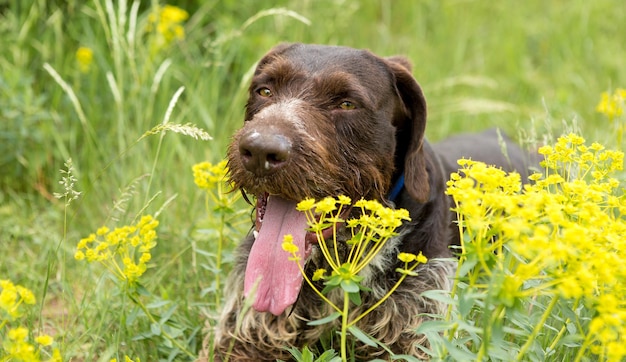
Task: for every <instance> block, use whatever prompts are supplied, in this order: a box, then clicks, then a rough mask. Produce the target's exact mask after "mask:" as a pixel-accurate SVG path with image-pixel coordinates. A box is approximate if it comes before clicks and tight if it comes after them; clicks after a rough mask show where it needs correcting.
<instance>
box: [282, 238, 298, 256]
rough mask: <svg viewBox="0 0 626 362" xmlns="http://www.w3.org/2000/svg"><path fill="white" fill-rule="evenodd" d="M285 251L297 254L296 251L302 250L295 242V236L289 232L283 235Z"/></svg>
mask: <svg viewBox="0 0 626 362" xmlns="http://www.w3.org/2000/svg"><path fill="white" fill-rule="evenodd" d="M281 246H282V248H283V250H284V251H286V252H288V253H289V254H291V255H293V256H295V255H296V253H297V252H298V251H299V250H300V249H299V248H298V246H297V245H296V244H294V243H293V236H292V235H291V234H287V235H285V236H284V237H283V243H282V244H281Z"/></svg>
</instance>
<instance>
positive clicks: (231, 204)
mask: <svg viewBox="0 0 626 362" xmlns="http://www.w3.org/2000/svg"><path fill="white" fill-rule="evenodd" d="M192 171H193V181H194V183H195V184H196V186H198V188H200V189H201V190H203V191H204V192H205V209H206V212H207V215H208V221H209V223H210V224H213V225H211V228H212V229H213V230H217V234H218V240H217V252H216V254H215V255H216V257H215V276H214V282H215V286H216V290H220V280H221V278H220V274H221V273H222V271H221V268H222V253H223V248H224V245H225V244H226V242H227V241H228V237H227V232H228V230H227V229H228V228H227V226H228V225H232V223H234V222H237V221H238V220H239V215H241V211H242V210H240V211H237V209H236V208H235V204H236V203H237V201H239V199H240V198H241V193H240V192H230V191H231V188H230V187H229V186H228V181H227V175H228V162H227V161H226V160H223V161H221V162H219V163H217V164H215V165H214V164H212V163H210V162H200V163H198V164H195V165H193V167H192ZM205 235H206V234H205ZM220 299H221V295H220V293H219V292H217V293H215V304H216V305H218V306H219V304H220Z"/></svg>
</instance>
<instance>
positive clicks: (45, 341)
mask: <svg viewBox="0 0 626 362" xmlns="http://www.w3.org/2000/svg"><path fill="white" fill-rule="evenodd" d="M35 342H37V343H38V344H40V345H42V346H50V345H51V344H52V343H53V342H54V339H53V338H52V337H50V336H49V335H47V334H42V335H40V336H37V337H35Z"/></svg>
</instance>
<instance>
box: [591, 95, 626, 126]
mask: <svg viewBox="0 0 626 362" xmlns="http://www.w3.org/2000/svg"><path fill="white" fill-rule="evenodd" d="M625 102H626V89H622V88H618V89H616V90H615V92H614V93H613V94H610V93H609V92H603V93H602V98H601V99H600V103H598V105H597V106H596V111H597V112H599V113H602V114H604V115H605V116H606V117H607V118H608V119H609V120H610V121H612V120H614V119H615V118H617V117H619V116H621V115H622V114H623V113H624V104H625Z"/></svg>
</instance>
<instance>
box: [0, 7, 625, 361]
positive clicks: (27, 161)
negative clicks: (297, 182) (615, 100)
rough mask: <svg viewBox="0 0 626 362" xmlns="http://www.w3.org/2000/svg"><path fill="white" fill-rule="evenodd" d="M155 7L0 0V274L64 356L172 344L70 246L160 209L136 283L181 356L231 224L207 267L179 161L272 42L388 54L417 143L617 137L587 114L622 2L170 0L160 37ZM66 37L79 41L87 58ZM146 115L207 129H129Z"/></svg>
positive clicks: (235, 104) (89, 356)
mask: <svg viewBox="0 0 626 362" xmlns="http://www.w3.org/2000/svg"><path fill="white" fill-rule="evenodd" d="M124 5H125V6H124ZM154 5H155V4H152V3H149V2H143V3H141V4H139V3H134V2H124V1H119V2H114V1H107V0H94V1H92V2H87V3H83V2H78V1H68V2H61V1H45V0H29V1H18V0H13V1H11V0H5V1H0V49H1V50H2V52H0V122H1V124H2V125H1V126H0V169H1V170H2V171H1V174H0V255H3V257H2V260H1V262H0V279H11V280H12V281H13V282H14V283H16V284H20V285H23V286H26V287H28V288H30V289H31V290H33V291H34V292H35V295H36V297H37V301H38V303H41V304H42V305H38V306H37V307H36V308H34V309H33V310H31V311H30V312H29V313H28V315H27V316H26V319H27V322H26V323H27V324H28V326H29V327H30V328H31V329H34V330H41V331H46V332H47V333H50V334H53V335H55V338H56V339H57V340H58V341H62V343H61V345H62V353H63V356H64V357H65V359H70V358H72V359H74V360H100V361H108V360H109V359H110V358H118V359H121V358H123V356H124V355H128V356H131V357H141V359H142V360H157V359H176V358H183V357H182V355H179V354H176V353H177V352H176V351H178V350H177V349H176V348H175V347H172V346H171V345H169V344H168V343H167V342H164V340H163V339H162V338H161V336H159V335H158V332H159V331H158V330H155V329H154V323H150V322H149V321H148V319H147V318H146V317H145V313H144V312H141V311H140V310H139V309H137V307H136V305H134V304H133V303H132V302H131V301H129V300H128V298H127V297H124V293H122V291H120V290H119V289H116V288H112V286H113V285H115V281H113V280H111V278H110V276H108V274H106V273H104V272H103V269H102V268H101V267H98V266H97V265H85V264H84V263H79V262H77V261H75V260H74V259H73V255H74V252H75V248H76V244H77V243H78V241H79V240H80V239H81V238H82V237H85V236H87V235H88V234H89V233H91V232H94V231H95V230H96V229H97V228H99V227H100V226H102V225H107V226H109V227H111V228H113V227H116V226H121V225H128V224H130V223H131V222H132V220H133V219H134V218H135V216H136V215H138V214H141V213H149V214H156V213H159V221H160V226H159V229H158V232H159V244H158V246H157V247H156V248H155V249H154V250H153V255H152V258H153V259H152V261H151V262H150V265H149V268H148V270H147V272H146V274H145V275H144V276H143V277H142V279H141V281H142V285H143V286H144V288H145V289H143V290H142V291H141V292H142V293H144V294H142V295H143V297H142V298H144V300H145V301H146V306H147V308H148V309H149V310H150V311H152V312H153V313H155V314H158V315H160V316H161V319H162V321H163V322H164V323H165V322H167V323H166V324H167V325H168V326H171V327H172V328H175V329H177V330H180V331H182V332H181V333H183V335H184V336H185V339H186V342H187V348H189V349H190V350H191V353H197V352H198V349H199V346H200V340H201V329H202V328H203V327H204V321H203V320H204V319H205V317H208V318H207V319H208V320H209V321H211V317H214V316H215V314H216V308H215V305H216V303H217V300H216V298H215V293H216V292H217V290H216V285H215V284H214V280H215V278H214V275H215V272H216V271H217V272H219V273H221V274H225V273H226V271H227V269H228V263H229V261H230V253H231V251H232V248H233V246H234V244H235V243H236V242H237V240H238V239H239V238H240V237H241V235H243V234H244V233H245V231H246V228H247V226H246V225H245V223H241V222H240V223H237V224H233V225H227V226H228V227H227V228H226V234H225V235H226V236H227V238H226V239H227V244H226V245H225V246H224V248H225V249H224V256H223V260H222V262H223V266H222V268H220V269H219V270H216V267H217V265H216V264H215V258H216V251H217V244H216V242H215V240H216V237H217V236H216V230H217V227H218V223H217V222H216V220H218V219H219V214H215V213H214V212H213V211H212V210H211V209H210V208H209V209H208V210H207V208H205V207H204V204H205V202H204V198H205V194H204V193H203V192H202V191H201V190H198V188H196V186H195V185H194V183H193V175H192V171H191V167H192V165H194V164H196V163H199V162H201V161H204V160H209V161H211V162H213V163H216V162H218V161H220V160H221V159H223V157H224V154H225V147H226V144H227V143H228V140H229V135H230V134H231V133H232V132H233V131H234V130H235V129H236V128H238V127H239V125H240V124H241V122H242V119H243V106H244V103H245V96H246V94H245V93H246V91H245V90H246V87H247V81H248V79H249V77H250V71H251V69H252V67H253V66H254V63H255V61H256V60H258V59H259V58H260V57H261V56H262V54H264V53H265V52H266V51H267V50H268V49H269V48H270V47H271V46H273V45H275V44H276V43H279V42H282V41H302V42H316V43H324V44H341V45H348V46H353V47H359V48H369V49H371V50H372V51H374V52H375V53H377V54H381V55H394V54H404V55H407V56H408V57H409V58H410V59H411V60H412V61H413V63H414V70H413V73H414V74H415V76H416V78H417V79H418V81H419V82H420V84H421V85H422V87H423V88H424V92H425V94H426V96H427V99H428V102H429V112H430V113H429V125H428V127H427V132H428V136H429V138H430V139H431V140H438V139H441V138H443V137H444V136H445V135H447V134H450V133H454V132H458V131H465V130H467V131H472V130H480V129H483V128H486V127H494V126H497V127H500V128H502V129H503V130H505V131H506V132H508V133H510V134H512V135H515V136H517V137H518V138H520V139H522V140H525V139H527V138H533V137H535V138H541V137H542V136H544V135H559V134H561V133H562V132H563V131H565V130H568V129H577V130H580V131H581V132H582V134H584V135H585V137H586V138H587V139H588V140H598V141H601V142H603V143H604V144H605V145H606V146H607V147H613V148H618V149H622V148H623V145H622V144H615V142H614V140H615V137H614V134H613V132H612V129H611V128H610V127H609V125H608V124H607V123H606V120H604V118H602V117H601V116H600V115H599V114H597V113H596V112H595V106H596V104H597V102H598V101H599V99H600V94H601V93H602V92H604V91H607V90H612V89H614V88H617V87H624V86H625V85H626V68H625V67H624V66H623V62H624V59H626V50H625V49H624V48H623V47H621V46H620V45H621V43H620V39H621V36H622V34H625V33H626V8H624V7H623V6H620V4H618V3H616V2H614V1H609V0H598V1H584V0H573V1H569V2H567V3H564V2H557V1H552V2H544V1H525V2H519V1H501V2H489V1H419V2H417V1H410V0H407V1H391V0H389V1H384V0H366V1H362V2H347V1H345V2H343V1H330V0H328V1H324V0H321V1H276V2H274V3H272V4H271V6H270V5H269V4H267V5H265V4H263V3H261V2H258V1H254V0H239V1H232V0H225V1H219V2H218V1H208V2H200V1H198V2H194V1H181V2H179V3H177V4H176V5H178V6H179V7H181V8H183V9H185V10H186V11H187V12H188V14H189V17H188V19H187V20H185V21H184V22H183V24H184V30H185V34H184V38H182V39H180V40H178V41H174V42H172V43H171V44H170V45H169V46H163V47H158V46H156V45H155V42H156V38H155V37H156V35H155V33H154V32H147V31H146V29H147V27H148V24H149V22H150V19H149V15H150V13H151V12H153V11H154V8H153V7H154ZM270 9H273V10H271V11H268V10H270ZM81 46H84V47H89V48H90V49H92V50H93V62H92V64H91V67H90V70H89V71H88V72H86V73H83V72H81V71H80V70H79V66H78V64H77V61H76V58H75V52H76V50H77V49H78V48H79V47H81ZM181 87H184V90H183V91H182V94H180V98H179V99H178V101H177V102H176V104H175V105H174V106H173V108H172V109H171V114H170V116H169V117H166V113H167V110H168V107H170V106H171V101H172V99H173V97H174V95H175V94H176V92H177V91H179V90H180V89H181ZM68 89H71V90H72V91H71V92H73V94H74V95H75V98H74V99H73V98H72V97H71V96H70V94H71V92H69V91H68ZM164 120H167V121H168V123H169V124H172V125H176V124H187V123H192V124H194V125H196V126H197V127H199V128H201V129H203V130H205V131H206V132H208V133H209V134H210V135H211V136H212V138H213V139H212V140H210V141H201V140H195V139H193V138H190V137H186V136H185V135H181V134H178V133H158V134H156V135H152V136H148V137H145V138H143V139H141V140H140V141H138V140H139V139H140V138H141V137H142V135H144V133H145V132H147V131H149V130H151V129H153V128H154V127H155V126H157V125H159V124H160V123H162V122H164ZM69 158H71V159H72V160H73V163H74V167H75V175H76V177H77V179H78V181H77V184H76V189H77V190H79V191H81V192H82V195H81V198H80V199H78V200H76V201H74V202H73V203H72V204H70V206H69V207H67V208H65V204H64V203H63V202H61V201H59V200H57V199H55V198H54V197H53V194H54V193H55V192H62V191H63V190H62V187H61V186H60V185H59V184H58V183H57V181H58V180H60V178H61V175H60V173H59V170H60V169H62V168H63V167H64V166H63V164H64V162H65V161H66V160H67V159H69ZM241 208H242V209H243V208H245V206H243V205H242V206H241ZM66 211H67V221H64V220H65V216H64V215H65V212H66ZM247 215H248V214H246V215H244V216H242V217H241V218H240V220H243V221H247V220H248V216H247ZM222 279H223V278H222ZM120 310H123V311H126V312H124V313H120V312H119V311H120Z"/></svg>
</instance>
